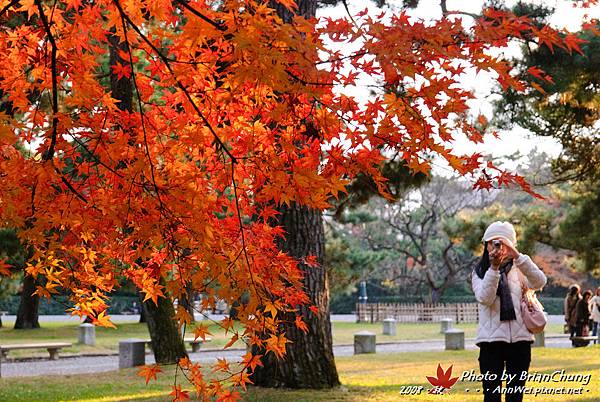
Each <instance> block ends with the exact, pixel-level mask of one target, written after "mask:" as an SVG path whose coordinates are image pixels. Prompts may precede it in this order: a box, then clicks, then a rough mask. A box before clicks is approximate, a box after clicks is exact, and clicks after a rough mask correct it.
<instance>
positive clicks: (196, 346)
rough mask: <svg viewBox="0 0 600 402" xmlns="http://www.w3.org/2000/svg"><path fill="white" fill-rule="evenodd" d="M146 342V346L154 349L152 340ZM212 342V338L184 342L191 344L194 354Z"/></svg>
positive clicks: (192, 339) (189, 339)
mask: <svg viewBox="0 0 600 402" xmlns="http://www.w3.org/2000/svg"><path fill="white" fill-rule="evenodd" d="M144 341H145V342H146V344H147V345H148V346H149V347H150V348H152V339H145V340H144ZM210 341H212V338H209V337H206V340H203V339H200V338H198V339H194V338H185V339H184V340H183V342H184V343H189V344H190V346H191V348H192V353H195V352H198V351H200V347H202V344H203V343H204V342H210Z"/></svg>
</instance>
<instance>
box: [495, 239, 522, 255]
mask: <svg viewBox="0 0 600 402" xmlns="http://www.w3.org/2000/svg"><path fill="white" fill-rule="evenodd" d="M500 241H501V242H502V244H503V246H504V247H502V250H503V251H504V259H510V258H512V259H513V260H516V259H517V258H519V256H520V255H521V253H519V250H517V248H516V247H515V246H513V245H512V244H511V243H509V242H507V241H506V240H504V239H500Z"/></svg>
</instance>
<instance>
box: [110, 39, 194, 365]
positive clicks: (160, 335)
mask: <svg viewBox="0 0 600 402" xmlns="http://www.w3.org/2000/svg"><path fill="white" fill-rule="evenodd" d="M114 32H115V29H114V28H113V30H112V34H111V35H110V36H109V43H110V72H111V75H110V89H111V92H112V96H113V98H115V99H117V100H119V103H118V104H117V106H118V107H119V109H121V110H128V111H130V112H131V111H132V110H133V85H132V81H131V79H129V78H126V77H121V78H120V79H119V77H118V76H117V75H116V74H114V73H113V68H112V67H113V66H115V65H117V63H120V64H122V65H127V64H129V60H128V59H126V58H122V57H121V54H122V53H120V52H124V53H125V54H128V52H129V49H128V48H127V44H126V43H124V42H121V43H119V38H118V36H117V35H114ZM132 74H134V73H133V72H132ZM134 141H135V140H134V139H133V138H132V139H130V141H129V145H131V146H135V142H134ZM124 162H125V161H124ZM127 162H128V161H127ZM165 293H166V292H165ZM141 308H142V310H143V312H141V317H140V320H141V319H142V317H143V318H144V319H145V320H146V321H147V323H148V331H149V332H150V338H151V339H152V351H153V352H154V359H155V361H156V362H157V363H161V364H168V363H175V362H177V361H178V360H179V359H180V358H182V357H187V353H186V351H185V345H184V344H183V339H182V338H181V334H180V333H179V331H178V329H177V324H176V323H175V321H174V320H173V317H174V315H175V309H174V308H173V303H172V302H171V299H170V297H169V296H168V294H165V297H159V298H158V304H157V305H156V304H154V302H153V301H151V300H148V301H146V302H145V303H142V306H141Z"/></svg>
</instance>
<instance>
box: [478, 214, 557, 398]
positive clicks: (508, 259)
mask: <svg viewBox="0 0 600 402" xmlns="http://www.w3.org/2000/svg"><path fill="white" fill-rule="evenodd" d="M482 240H483V255H482V256H481V260H480V262H479V264H478V265H477V266H476V267H475V270H474V271H473V274H472V277H471V284H472V286H473V293H474V294H475V298H476V299H477V301H478V302H479V323H478V326H477V338H476V339H475V343H476V344H477V346H479V369H480V371H481V374H483V375H484V380H483V395H484V397H483V398H484V399H483V400H484V402H500V400H501V396H502V393H503V390H502V379H501V377H502V374H503V372H504V371H505V370H506V373H511V374H515V375H516V376H515V377H514V378H513V380H512V381H510V383H507V384H506V401H507V402H521V401H522V400H523V391H520V390H521V389H523V388H522V387H524V386H525V380H522V379H521V378H523V372H527V371H528V370H529V364H530V363H531V344H532V343H533V339H534V337H533V334H532V333H531V332H529V330H528V329H527V327H526V326H525V323H524V322H523V319H522V318H521V308H520V306H521V297H522V292H523V287H526V288H528V289H535V290H537V289H540V288H542V287H543V286H544V285H545V284H546V275H544V273H543V272H542V271H541V270H540V269H539V268H538V266H537V265H535V263H534V262H533V261H532V260H531V258H529V256H527V255H525V254H521V253H520V252H519V251H518V250H517V248H516V244H517V235H516V233H515V229H514V228H513V225H511V224H510V223H509V222H494V223H492V224H491V225H490V226H488V228H487V229H486V231H485V233H484V235H483V239H482ZM486 373H489V374H492V373H493V374H495V375H496V378H495V379H493V380H492V379H489V377H490V376H485V374H486Z"/></svg>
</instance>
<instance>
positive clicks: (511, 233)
mask: <svg viewBox="0 0 600 402" xmlns="http://www.w3.org/2000/svg"><path fill="white" fill-rule="evenodd" d="M499 237H500V238H502V239H504V240H506V241H508V242H509V243H510V244H512V245H513V246H514V245H516V244H517V233H516V232H515V228H514V227H513V225H511V224H510V222H500V221H496V222H494V223H492V224H491V225H490V226H488V227H487V229H486V230H485V233H484V234H483V241H490V240H492V239H495V238H499Z"/></svg>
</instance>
